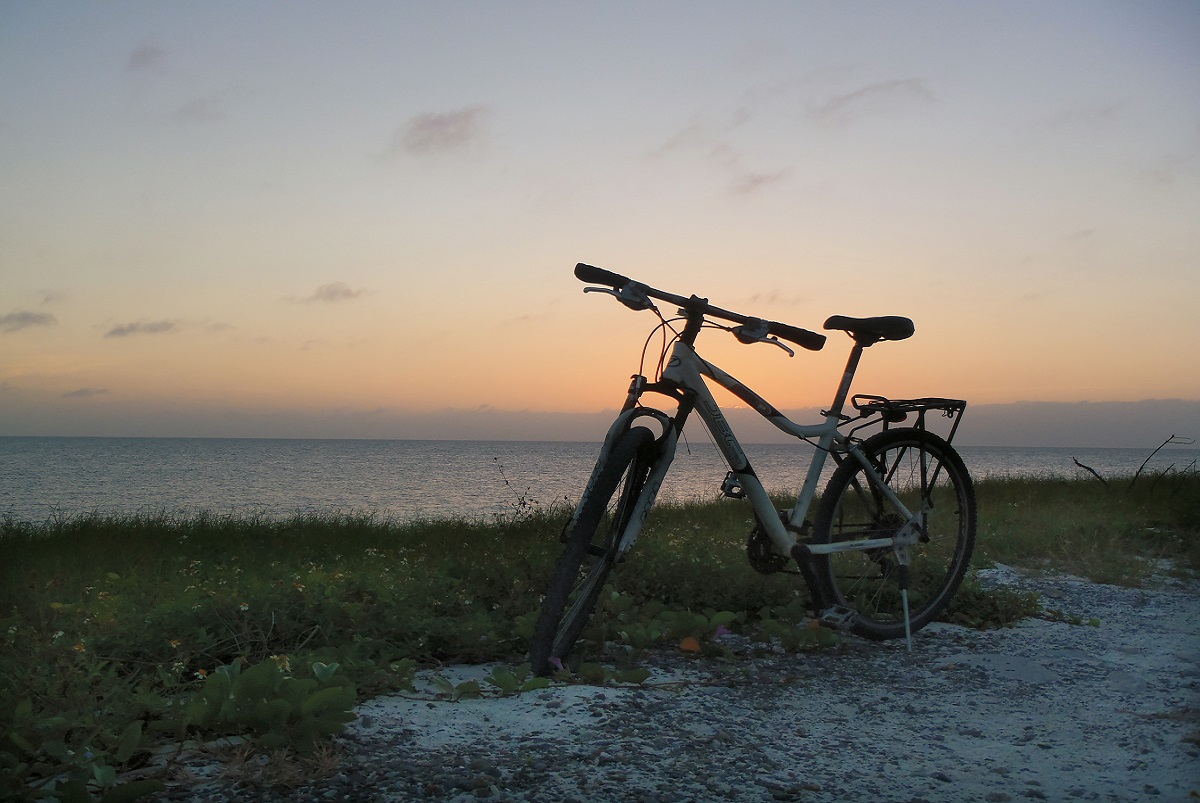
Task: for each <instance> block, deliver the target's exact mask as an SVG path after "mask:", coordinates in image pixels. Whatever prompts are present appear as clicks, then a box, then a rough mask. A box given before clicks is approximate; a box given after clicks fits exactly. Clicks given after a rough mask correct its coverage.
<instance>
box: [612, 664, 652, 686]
mask: <svg viewBox="0 0 1200 803" xmlns="http://www.w3.org/2000/svg"><path fill="white" fill-rule="evenodd" d="M649 677H650V671H649V670H647V669H638V668H635V669H618V670H617V674H616V681H617V682H618V683H637V684H641V683H645V682H646V679H647V678H649Z"/></svg>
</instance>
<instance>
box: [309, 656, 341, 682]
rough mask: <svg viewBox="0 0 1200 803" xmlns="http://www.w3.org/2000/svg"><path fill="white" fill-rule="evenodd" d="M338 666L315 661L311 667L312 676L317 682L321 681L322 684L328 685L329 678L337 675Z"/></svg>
mask: <svg viewBox="0 0 1200 803" xmlns="http://www.w3.org/2000/svg"><path fill="white" fill-rule="evenodd" d="M338 666H339V665H338V664H337V663H332V664H325V663H321V662H320V661H316V662H314V663H313V665H312V671H313V674H314V675H316V676H317V680H319V681H321V682H322V683H328V682H329V680H330V678H332V677H333V676H334V675H335V674H336V673H337V671H338Z"/></svg>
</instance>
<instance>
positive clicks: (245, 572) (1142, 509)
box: [0, 473, 1200, 799]
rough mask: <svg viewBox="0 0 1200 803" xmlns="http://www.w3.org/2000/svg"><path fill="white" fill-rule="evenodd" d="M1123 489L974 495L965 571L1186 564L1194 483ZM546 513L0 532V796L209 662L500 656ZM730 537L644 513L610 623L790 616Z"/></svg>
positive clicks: (123, 524)
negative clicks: (626, 618)
mask: <svg viewBox="0 0 1200 803" xmlns="http://www.w3.org/2000/svg"><path fill="white" fill-rule="evenodd" d="M1127 485H1128V482H1127V481H1126V483H1124V484H1122V483H1116V482H1114V483H1111V484H1110V485H1109V486H1105V485H1102V484H1101V483H1100V482H1098V481H1095V480H1089V481H1078V480H1076V481H1063V480H1030V479H1015V478H1014V479H1000V480H987V481H985V482H980V483H979V484H978V486H977V495H978V500H979V535H978V544H977V547H976V559H975V564H976V566H983V565H988V564H990V563H991V562H1000V563H1005V564H1010V565H1015V566H1018V567H1023V568H1026V569H1032V570H1036V571H1064V572H1069V573H1073V574H1078V575H1082V576H1085V577H1089V578H1091V579H1093V580H1097V581H1102V582H1110V583H1122V584H1139V583H1141V582H1144V581H1145V580H1146V579H1147V577H1148V576H1149V575H1150V574H1151V573H1152V572H1153V571H1155V570H1156V569H1161V568H1162V567H1163V566H1167V565H1169V566H1170V567H1172V568H1171V570H1172V571H1176V572H1186V573H1195V572H1196V571H1197V570H1200V538H1198V536H1200V475H1197V474H1195V473H1191V474H1182V475H1178V474H1177V475H1170V476H1166V477H1162V478H1159V479H1158V481H1157V482H1152V481H1150V479H1149V478H1142V480H1141V481H1139V482H1138V483H1137V484H1135V485H1134V486H1133V487H1132V488H1129V487H1127ZM565 516H566V511H565V510H562V509H556V508H552V509H532V510H529V509H521V510H517V511H514V513H513V515H511V516H508V517H503V518H499V519H497V520H494V521H490V522H489V521H482V520H480V521H465V520H459V521H441V520H439V521H424V522H415V523H404V524H398V523H396V522H392V521H387V520H381V519H378V518H375V517H372V516H327V517H322V516H300V517H295V518H292V519H288V520H284V521H273V520H266V519H249V520H246V519H232V518H222V517H215V516H198V517H193V518H183V519H180V518H174V517H171V516H166V515H162V516H146V515H140V516H123V517H108V516H82V517H78V518H66V519H61V520H52V521H49V522H46V523H43V524H36V525H35V524H29V523H22V522H17V521H13V520H11V519H9V520H3V521H0V548H2V549H3V554H4V560H3V562H2V564H0V797H2V796H5V795H6V794H16V795H18V796H19V794H20V793H21V790H25V792H28V790H29V789H33V788H36V787H38V786H39V785H41V786H44V785H45V784H46V783H47V781H48V779H51V778H55V777H58V778H60V779H61V778H65V777H67V776H68V775H70V774H71V773H75V777H83V776H80V773H81V772H84V771H90V772H91V773H92V775H93V776H94V779H89V778H87V777H85V779H84V781H81V783H84V784H86V785H88V786H87V788H88V789H93V790H94V789H99V788H101V787H104V786H106V785H107V786H109V787H111V786H112V783H111V781H112V778H113V775H112V772H110V771H109V770H108V769H105V768H106V767H109V768H114V767H115V768H120V769H127V768H129V767H131V766H136V764H137V763H138V762H139V761H144V760H145V757H146V756H147V755H148V749H149V748H150V747H151V746H153V744H154V743H155V742H156V741H157V740H159V739H162V738H178V737H179V732H178V730H177V729H174V728H173V727H169V726H167V725H163V723H170V722H173V721H176V720H177V719H178V717H177V716H176V714H177V712H178V710H179V709H178V706H179V702H178V701H179V700H181V699H186V698H188V697H189V695H196V694H197V693H198V691H199V690H201V689H202V688H203V687H204V685H205V683H206V682H207V681H206V680H205V678H206V677H211V676H212V673H213V672H214V671H215V670H217V668H219V667H222V666H226V665H229V664H230V663H231V662H239V661H240V662H243V663H244V664H245V665H247V666H252V665H255V664H259V663H262V662H266V661H273V662H275V663H276V664H278V665H279V666H280V667H288V668H291V669H292V670H293V671H295V672H297V674H302V673H303V672H304V671H305V668H306V667H309V666H312V665H316V666H319V667H321V668H322V669H323V670H324V671H326V672H330V671H332V670H330V669H329V667H332V666H334V665H336V666H337V667H340V670H339V671H340V672H342V673H343V675H344V676H345V677H347V678H349V681H350V682H352V683H353V684H354V685H355V686H356V687H357V695H358V698H359V699H360V700H361V699H363V698H365V697H369V696H371V695H374V694H377V693H381V692H384V691H387V690H390V689H398V688H403V687H405V685H406V684H407V683H408V682H409V680H410V678H411V670H412V667H413V666H414V665H432V664H437V663H440V662H481V661H492V660H494V661H501V662H509V663H510V664H512V665H516V664H518V663H520V662H521V661H522V660H523V655H524V652H525V650H526V648H527V645H528V638H529V634H530V632H531V629H532V622H533V617H534V616H535V614H536V609H537V604H538V596H539V594H540V592H541V590H542V588H543V586H544V584H545V582H546V578H547V576H548V572H549V571H550V568H551V567H552V565H553V562H554V559H555V557H556V555H557V552H558V548H559V544H558V540H557V536H558V533H559V530H560V528H561V525H562V521H563V519H564V518H565ZM751 525H752V522H751V514H750V511H749V508H748V506H747V505H745V504H744V503H737V502H733V501H731V500H719V501H710V502H696V503H693V504H688V505H676V506H667V507H663V508H660V509H658V510H656V512H655V513H654V514H653V515H652V516H651V519H650V521H649V523H648V529H647V531H646V533H645V535H644V536H643V539H642V540H641V541H639V543H638V546H637V548H636V550H635V551H634V553H633V555H632V556H631V559H630V560H629V561H628V562H627V563H626V564H625V565H624V566H622V567H621V570H620V571H619V572H618V578H617V581H616V582H617V585H618V588H619V592H620V594H619V597H620V599H621V600H622V601H623V602H622V605H623V606H624V609H625V611H626V614H625V615H627V614H628V611H629V610H630V609H631V608H632V609H633V610H634V611H635V612H636V611H637V610H641V609H645V610H647V611H650V610H653V611H654V612H656V613H655V615H658V616H667V617H668V618H669V617H670V615H674V613H673V612H706V615H708V616H711V615H713V613H714V612H732V613H735V614H736V615H737V619H736V620H735V621H734V622H732V623H731V626H733V627H735V628H736V627H744V628H752V627H753V626H754V624H755V622H756V621H757V620H758V619H760V618H761V612H763V611H782V610H791V609H797V608H799V607H802V606H801V605H799V604H798V601H800V602H802V601H803V599H804V598H805V597H806V596H807V595H806V591H805V589H803V587H802V584H801V583H800V581H799V580H798V578H796V577H794V576H791V575H785V574H776V575H769V576H764V575H760V574H758V573H756V572H755V571H753V570H752V569H751V568H750V567H749V565H748V563H747V561H746V558H745V540H746V537H747V535H748V533H749V531H750V529H751ZM1031 604H1032V601H1031V600H1029V599H1025V598H1020V597H1014V596H1011V595H1009V596H1005V595H1004V594H1001V593H998V592H986V591H984V590H983V589H981V588H979V586H978V584H975V583H972V582H968V583H966V584H964V587H963V590H962V591H960V594H959V596H958V597H957V598H956V602H955V607H954V608H953V609H952V610H951V612H950V617H951V618H952V619H954V620H956V621H963V622H971V623H984V624H991V625H999V624H1003V623H1005V622H1006V621H1010V620H1012V619H1014V618H1020V617H1022V616H1028V615H1030V613H1031V612H1032V609H1031ZM789 606H791V608H789ZM664 612H665V614H664ZM678 618H679V617H678V616H676V619H678ZM173 717H174V719H173ZM210 719H211V717H210ZM156 729H157V730H156ZM160 731H161V732H160ZM6 734H7V737H6V736H5V735H6ZM80 756H91V757H92V758H89V759H88V761H89V762H90V764H89V763H87V762H83V764H81V761H82V759H81V758H80ZM97 756H98V757H99V758H96V757H97ZM118 759H119V760H118ZM84 764H86V766H84ZM81 767H82V769H81ZM97 767H99V769H98V768H97ZM64 773H66V774H65V775H64ZM97 773H98V774H97ZM84 774H85V775H86V772H85V773H84ZM14 790H15V791H14ZM80 799H87V798H80Z"/></svg>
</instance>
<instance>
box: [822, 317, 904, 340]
mask: <svg viewBox="0 0 1200 803" xmlns="http://www.w3.org/2000/svg"><path fill="white" fill-rule="evenodd" d="M825 328H826V329H839V330H841V331H843V332H849V333H850V336H851V337H853V338H854V342H855V343H858V344H859V345H860V346H869V345H871V344H872V343H878V342H879V341H881V340H904V339H905V338H909V337H912V335H913V332H915V331H916V327H915V326H913V322H912V321H911V320H910V319H908V318H902V317H900V316H899V315H881V316H878V317H875V318H849V317H847V316H845V315H833V316H830V318H829V320H827V321H825Z"/></svg>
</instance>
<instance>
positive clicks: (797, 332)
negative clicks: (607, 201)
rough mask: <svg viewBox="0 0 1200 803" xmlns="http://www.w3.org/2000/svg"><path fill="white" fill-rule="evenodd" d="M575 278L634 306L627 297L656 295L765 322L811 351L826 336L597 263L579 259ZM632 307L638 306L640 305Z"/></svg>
mask: <svg viewBox="0 0 1200 803" xmlns="http://www.w3.org/2000/svg"><path fill="white" fill-rule="evenodd" d="M575 278H576V279H579V281H581V282H584V283H586V284H600V285H604V286H606V287H611V288H613V290H614V291H617V298H618V299H619V300H621V302H622V303H624V304H626V305H627V306H631V307H633V305H632V304H630V303H629V301H628V300H627V298H628V297H630V296H636V295H644V296H648V297H650V298H657V299H658V300H659V301H665V302H667V303H668V304H674V305H676V306H678V307H681V308H683V309H684V310H686V311H687V312H688V313H695V314H700V315H710V316H712V317H714V318H723V319H724V320H727V321H733V322H734V323H738V324H742V325H743V326H747V325H748V326H750V327H757V326H761V325H762V324H766V330H767V334H770V335H774V336H775V337H778V338H781V339H783V340H786V341H788V342H789V343H795V344H796V345H797V346H800V347H801V348H804V349H808V350H809V351H820V350H821V349H822V348H823V347H824V345H825V335H822V334H818V333H816V332H810V331H808V330H807V329H801V328H800V327H799V326H790V325H788V324H786V323H779V322H778V321H764V320H762V319H760V318H755V317H754V316H751V315H742V314H741V313H738V312H730V311H729V310H724V309H721V308H720V307H715V306H713V305H712V304H709V303H708V299H705V298H697V297H696V296H691V297H690V298H685V297H684V296H679V295H675V294H674V293H667V292H664V291H662V290H656V289H655V288H653V287H650V286H648V285H645V284H642V283H641V282H635V281H634V280H633V279H630V278H629V277H628V276H622V275H621V274H619V273H613V272H612V271H610V270H605V269H604V268H597V267H595V266H594V265H585V264H584V263H582V262H580V263H579V264H578V265H576V266H575ZM622 291H624V293H622ZM633 308H635V309H636V308H637V307H633ZM776 345H778V344H776Z"/></svg>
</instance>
